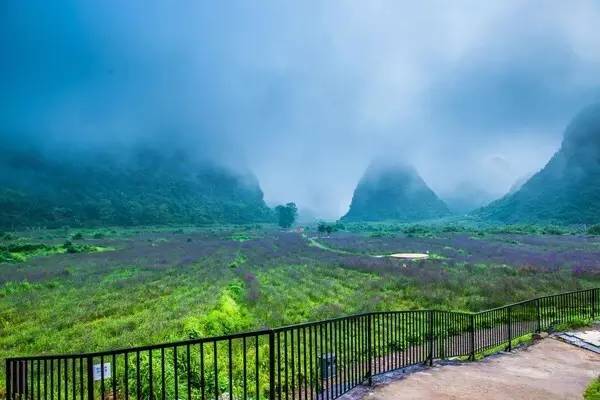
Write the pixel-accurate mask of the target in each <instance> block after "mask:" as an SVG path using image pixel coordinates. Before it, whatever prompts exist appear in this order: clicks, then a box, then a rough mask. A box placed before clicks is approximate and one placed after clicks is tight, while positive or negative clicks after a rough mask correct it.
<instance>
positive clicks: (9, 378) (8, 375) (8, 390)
mask: <svg viewBox="0 0 600 400" xmlns="http://www.w3.org/2000/svg"><path fill="white" fill-rule="evenodd" d="M11 365H12V363H11V362H10V360H9V359H8V358H7V359H6V370H5V373H6V398H7V399H8V400H10V399H11V398H12V393H11V383H12V374H11V373H10V367H11Z"/></svg>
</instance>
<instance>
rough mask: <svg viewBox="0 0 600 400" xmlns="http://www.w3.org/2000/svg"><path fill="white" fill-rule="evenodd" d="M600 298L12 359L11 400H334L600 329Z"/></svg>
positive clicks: (579, 294) (573, 295)
mask: <svg viewBox="0 0 600 400" xmlns="http://www.w3.org/2000/svg"><path fill="white" fill-rule="evenodd" d="M598 291H599V289H589V290H582V291H576V292H569V293H562V294H557V295H552V296H546V297H540V298H537V299H533V300H527V301H523V302H520V303H515V304H511V305H508V306H504V307H500V308H496V309H492V310H486V311H482V312H479V313H463V312H451V311H438V310H418V311H394V312H374V313H366V314H359V315H352V316H348V317H342V318H336V319H331V320H326V321H319V322H311V323H305V324H300V325H293V326H287V327H282V328H277V329H268V330H260V331H256V332H248V333H240V334H236V335H228V336H221V337H212V338H204V339H197V340H188V341H182V342H177V343H169V344H161V345H154V346H144V347H137V348H131V349H124V350H116V351H106V352H97V353H88V354H72V355H59V356H39V357H20V358H9V359H7V360H6V382H5V383H6V398H7V399H11V400H12V399H18V400H21V399H44V400H48V399H64V400H68V399H72V400H76V399H81V400H83V399H86V400H92V399H102V400H107V399H112V400H117V399H127V400H128V399H137V400H140V399H150V400H158V399H162V400H166V399H169V400H170V399H175V400H179V399H182V400H183V399H187V400H192V399H200V400H205V399H209V400H213V399H214V400H234V399H235V400H237V399H240V400H261V399H269V400H275V399H278V400H333V399H335V398H337V397H339V396H341V395H342V394H344V393H345V392H347V391H348V390H350V389H352V388H354V387H356V386H358V385H361V384H363V383H371V379H372V377H373V376H376V375H379V374H383V373H386V372H390V371H393V370H397V369H401V368H405V367H408V366H411V365H416V364H422V363H432V362H433V360H434V359H443V358H448V357H455V356H470V357H474V356H475V354H476V353H479V352H482V351H485V350H488V349H492V348H495V347H498V346H503V345H506V347H507V348H508V349H510V347H511V344H512V341H513V339H515V338H517V337H520V336H523V335H525V334H528V333H534V332H536V331H541V330H547V329H548V328H549V327H550V326H552V325H556V324H559V323H565V322H570V321H573V320H575V319H594V318H595V317H596V315H597V310H598V300H599V299H598Z"/></svg>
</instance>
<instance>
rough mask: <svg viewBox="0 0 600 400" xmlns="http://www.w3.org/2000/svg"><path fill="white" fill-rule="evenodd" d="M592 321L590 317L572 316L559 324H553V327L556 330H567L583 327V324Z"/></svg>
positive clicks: (589, 323)
mask: <svg viewBox="0 0 600 400" xmlns="http://www.w3.org/2000/svg"><path fill="white" fill-rule="evenodd" d="M593 322H594V321H593V320H592V319H590V318H582V317H577V316H574V317H572V318H571V320H570V321H565V322H562V323H560V324H557V325H555V326H554V327H553V328H554V330H555V331H557V332H562V331H568V330H571V329H578V328H583V327H584V326H589V325H591V324H592V323H593Z"/></svg>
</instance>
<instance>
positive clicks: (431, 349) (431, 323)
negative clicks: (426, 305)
mask: <svg viewBox="0 0 600 400" xmlns="http://www.w3.org/2000/svg"><path fill="white" fill-rule="evenodd" d="M428 361H429V366H430V367H431V366H432V365H433V310H429V357H428Z"/></svg>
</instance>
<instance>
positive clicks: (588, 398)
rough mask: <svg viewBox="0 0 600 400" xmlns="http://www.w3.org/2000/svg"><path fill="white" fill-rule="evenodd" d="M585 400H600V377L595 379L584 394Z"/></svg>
mask: <svg viewBox="0 0 600 400" xmlns="http://www.w3.org/2000/svg"><path fill="white" fill-rule="evenodd" d="M583 398H584V399H585V400H600V377H598V378H595V379H594V380H593V381H592V382H591V383H590V384H589V386H588V387H587V388H586V389H585V392H584V393H583Z"/></svg>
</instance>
